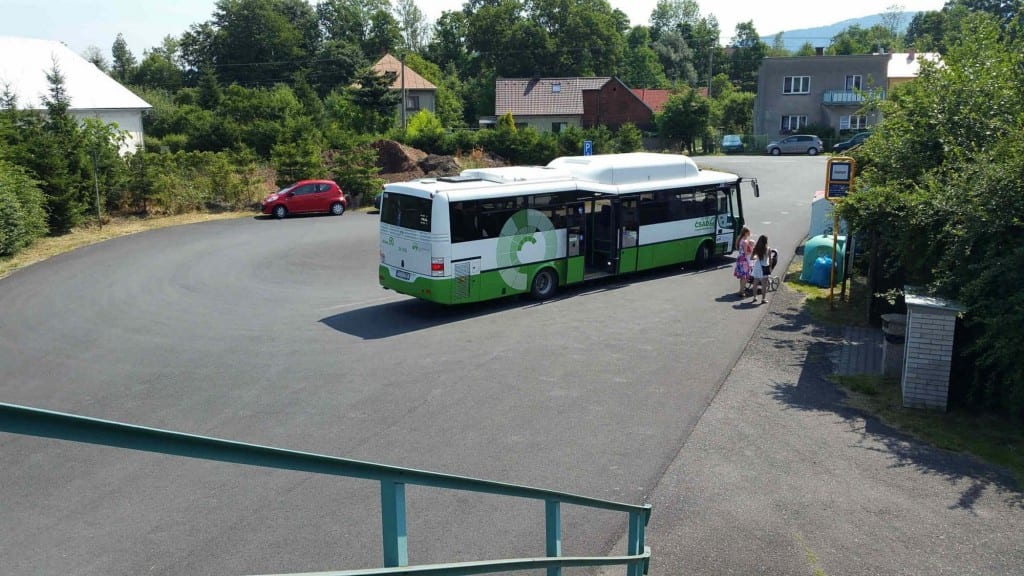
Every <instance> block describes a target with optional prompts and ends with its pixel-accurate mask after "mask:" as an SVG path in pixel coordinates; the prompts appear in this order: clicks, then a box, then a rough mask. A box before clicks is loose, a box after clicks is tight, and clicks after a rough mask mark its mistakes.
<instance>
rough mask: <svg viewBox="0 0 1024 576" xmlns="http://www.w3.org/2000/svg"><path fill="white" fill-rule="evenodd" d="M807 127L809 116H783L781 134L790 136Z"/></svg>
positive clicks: (780, 127)
mask: <svg viewBox="0 0 1024 576" xmlns="http://www.w3.org/2000/svg"><path fill="white" fill-rule="evenodd" d="M806 127H807V116H793V115H791V116H783V117H782V124H781V125H780V126H779V132H781V133H783V134H788V133H790V132H796V131H797V130H800V129H801V128H806Z"/></svg>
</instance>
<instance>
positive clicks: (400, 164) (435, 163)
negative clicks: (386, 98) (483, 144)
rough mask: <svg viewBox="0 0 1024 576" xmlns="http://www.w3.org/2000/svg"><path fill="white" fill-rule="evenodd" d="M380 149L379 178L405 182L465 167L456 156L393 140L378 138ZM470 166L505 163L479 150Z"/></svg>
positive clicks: (455, 172) (457, 171)
mask: <svg viewBox="0 0 1024 576" xmlns="http://www.w3.org/2000/svg"><path fill="white" fill-rule="evenodd" d="M373 147H374V148H375V149H376V150H377V154H378V158H377V166H378V167H379V168H380V177H381V178H383V179H384V180H386V181H387V182H405V181H408V180H415V179H417V178H426V177H436V176H455V175H457V174H459V173H460V172H462V170H464V169H465V168H466V166H465V165H464V163H463V162H460V159H459V157H457V156H445V155H439V154H427V153H426V152H424V151H422V150H418V149H416V148H413V147H411V146H406V145H404V144H401V143H399V142H395V141H394V140H378V141H376V142H374V143H373ZM466 162H468V163H469V164H470V165H471V166H474V167H476V166H479V167H490V166H505V165H506V162H505V161H504V160H502V159H501V158H498V157H497V156H494V155H491V154H483V153H482V152H480V151H479V150H476V151H474V152H473V153H471V154H470V155H468V156H467V157H466Z"/></svg>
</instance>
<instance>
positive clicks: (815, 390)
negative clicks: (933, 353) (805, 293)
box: [766, 306, 1024, 510]
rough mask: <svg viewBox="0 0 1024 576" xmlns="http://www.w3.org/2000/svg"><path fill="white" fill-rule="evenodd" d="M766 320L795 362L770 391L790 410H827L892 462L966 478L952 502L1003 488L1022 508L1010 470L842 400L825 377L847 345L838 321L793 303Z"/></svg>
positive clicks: (780, 349)
mask: <svg viewBox="0 0 1024 576" xmlns="http://www.w3.org/2000/svg"><path fill="white" fill-rule="evenodd" d="M779 312H780V313H779V314H775V315H774V316H773V317H772V318H770V319H769V320H768V321H769V322H771V324H770V325H769V326H768V327H767V328H768V332H767V335H766V338H768V339H769V340H771V346H772V347H773V348H774V349H775V353H777V354H779V355H781V356H783V357H785V358H793V359H794V363H799V365H800V367H801V369H800V376H799V378H798V380H797V382H796V383H795V384H793V383H788V382H773V383H772V384H771V389H770V395H771V396H772V397H773V398H774V399H775V400H776V401H777V402H779V403H780V404H782V405H783V406H785V407H787V408H788V409H791V410H802V411H811V412H826V413H831V414H834V415H836V416H837V417H839V418H840V419H841V420H842V421H843V422H844V423H847V424H849V427H850V430H852V431H856V432H858V433H859V434H860V435H861V437H862V439H863V442H862V443H858V444H857V445H855V446H854V447H855V448H859V449H863V450H879V448H878V446H879V444H880V445H882V446H884V451H885V452H886V454H887V455H888V456H889V457H890V458H891V465H890V466H891V467H892V468H902V467H912V468H913V469H914V470H916V471H917V472H919V473H921V474H925V475H932V476H937V477H940V478H943V479H944V480H946V481H948V482H949V483H950V484H951V485H960V483H965V484H966V485H967V488H966V489H965V490H963V491H962V492H961V493H960V499H959V501H958V502H957V504H955V505H953V506H951V507H950V508H951V509H953V508H958V509H966V510H971V509H972V503H973V502H975V501H976V500H977V499H978V498H979V497H980V496H981V494H982V493H983V492H984V491H985V489H986V488H987V487H995V488H998V489H1000V490H1001V491H1003V492H1004V493H1006V494H1007V495H1009V496H1008V498H1007V499H1006V503H1007V505H1008V506H1010V507H1012V508H1024V491H1022V487H1021V486H1019V485H1018V484H1017V482H1016V480H1015V479H1014V477H1013V475H1012V474H1010V473H1009V471H1007V470H1005V469H1003V468H1000V467H997V466H992V465H988V464H985V463H983V462H980V461H978V460H976V459H975V458H974V457H972V456H970V455H967V454H963V453H957V452H951V451H948V450H943V449H940V448H936V447H934V446H931V445H929V444H926V443H924V442H922V441H919V440H916V439H914V438H913V437H911V436H909V435H908V434H905V433H903V432H901V431H899V430H897V429H895V428H893V427H891V426H888V425H886V424H885V423H884V422H882V421H881V420H880V419H878V418H877V417H875V416H873V415H871V414H868V413H865V412H863V411H861V410H858V409H856V408H851V407H849V406H847V405H845V404H844V400H845V398H846V393H845V392H844V391H843V390H842V389H841V388H839V387H838V386H837V385H835V384H833V383H832V382H831V381H829V380H828V379H827V377H828V376H829V375H831V374H833V373H835V368H834V366H833V363H832V358H833V357H835V356H836V355H835V351H836V349H837V347H838V346H843V345H850V344H849V343H847V342H845V341H844V340H843V339H842V338H841V337H840V334H841V328H840V327H823V326H820V325H816V324H815V323H814V322H813V321H812V319H811V318H810V316H809V315H808V314H806V313H805V312H803V311H797V308H794V307H789V308H788V309H785V310H783V306H780V307H779Z"/></svg>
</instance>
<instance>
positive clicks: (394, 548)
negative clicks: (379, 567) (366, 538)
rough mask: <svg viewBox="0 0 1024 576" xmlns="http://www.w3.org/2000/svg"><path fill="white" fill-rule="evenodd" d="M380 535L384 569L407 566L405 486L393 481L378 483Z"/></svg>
mask: <svg viewBox="0 0 1024 576" xmlns="http://www.w3.org/2000/svg"><path fill="white" fill-rule="evenodd" d="M380 517H381V518H380V519H381V534H382V537H383V540H384V567H385V568H396V567H399V566H408V565H409V542H408V538H407V536H406V526H405V484H403V483H401V482H395V481H394V480H381V482H380Z"/></svg>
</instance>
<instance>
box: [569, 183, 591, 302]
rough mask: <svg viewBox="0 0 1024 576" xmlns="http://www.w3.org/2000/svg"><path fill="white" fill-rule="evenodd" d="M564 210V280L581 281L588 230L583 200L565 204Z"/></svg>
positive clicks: (585, 256)
mask: <svg viewBox="0 0 1024 576" xmlns="http://www.w3.org/2000/svg"><path fill="white" fill-rule="evenodd" d="M565 210H566V214H565V233H566V250H565V260H566V262H565V282H566V284H573V283H575V282H581V281H582V280H583V277H584V274H585V269H586V264H585V261H586V259H587V253H588V251H587V240H588V239H589V237H590V232H589V231H588V230H587V217H586V203H585V202H572V203H570V204H567V205H566V206H565Z"/></svg>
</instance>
